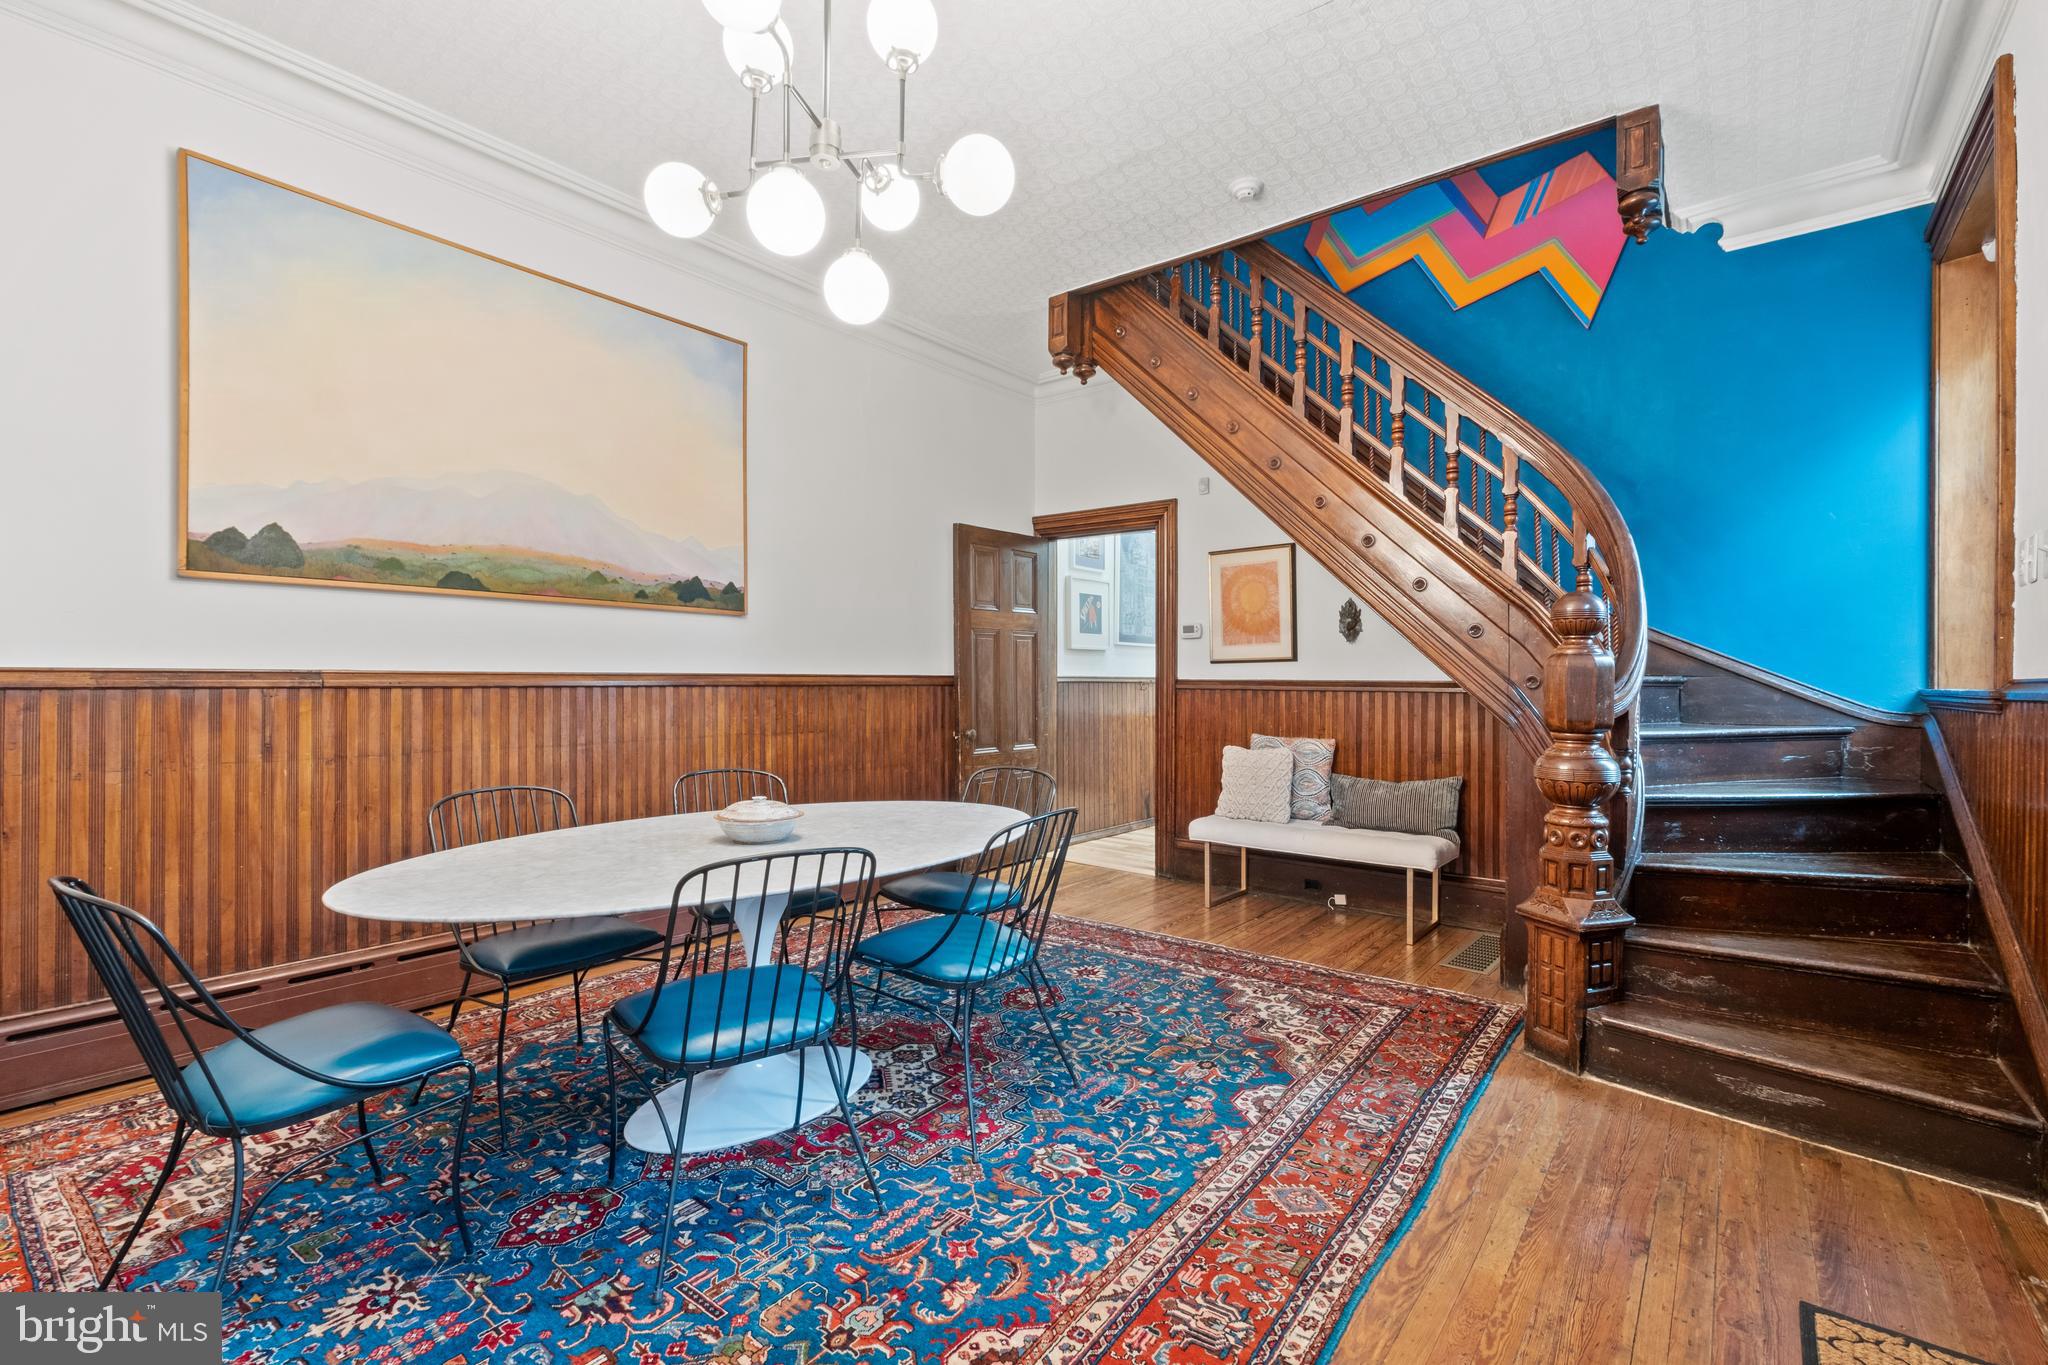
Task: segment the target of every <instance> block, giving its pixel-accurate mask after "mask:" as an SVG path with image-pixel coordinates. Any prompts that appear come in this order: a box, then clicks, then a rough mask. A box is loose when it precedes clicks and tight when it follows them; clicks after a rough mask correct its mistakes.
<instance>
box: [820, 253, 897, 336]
mask: <svg viewBox="0 0 2048 1365" xmlns="http://www.w3.org/2000/svg"><path fill="white" fill-rule="evenodd" d="M825 306H826V307H827V308H830V309H831V310H832V316H834V317H836V318H838V319H839V320H840V321H841V322H850V323H852V324H853V325H854V326H856V327H861V326H865V325H866V324H868V323H870V322H873V321H874V320H875V319H876V318H878V317H880V316H882V310H883V309H885V308H887V307H888V306H889V277H888V276H887V275H884V274H883V273H882V267H880V266H879V265H876V264H875V258H874V257H872V256H870V255H868V253H867V252H865V251H863V250H861V248H859V247H857V246H856V247H848V248H847V250H846V253H845V254H844V255H842V256H841V257H840V258H839V259H838V260H836V261H834V262H832V265H831V268H830V269H828V270H827V271H826V272H825Z"/></svg>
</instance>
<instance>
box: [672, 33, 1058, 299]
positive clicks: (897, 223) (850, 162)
mask: <svg viewBox="0 0 2048 1365" xmlns="http://www.w3.org/2000/svg"><path fill="white" fill-rule="evenodd" d="M823 6H824V36H823V43H822V48H823V51H824V54H825V60H824V74H823V77H822V79H821V81H820V85H819V91H818V95H819V98H818V100H817V102H816V103H813V102H812V101H811V100H810V99H808V98H806V97H805V95H804V93H803V92H802V91H801V90H799V89H797V87H796V82H795V80H794V79H793V75H794V71H795V67H796V47H795V43H794V42H793V40H792V39H791V36H790V31H789V25H788V23H787V21H785V19H784V18H783V15H782V0H704V8H705V9H706V10H708V11H710V14H711V17H712V18H713V19H716V20H717V21H718V22H719V24H720V25H722V26H723V28H724V30H725V37H724V48H725V61H726V65H728V66H730V67H731V68H732V71H733V74H734V75H736V76H738V77H739V79H740V84H741V85H742V86H744V87H745V88H746V90H747V92H748V94H749V95H750V96H751V97H752V99H753V111H752V117H751V119H750V120H749V123H748V127H747V183H746V184H745V186H743V187H742V188H740V189H736V190H722V189H720V188H719V187H718V186H717V185H716V184H714V183H712V181H711V178H710V177H709V176H707V175H705V174H704V172H702V171H700V170H698V169H697V168H696V167H695V166H692V165H689V164H688V163H686V162H682V161H664V162H662V163H661V164H660V165H659V166H656V167H655V168H654V169H653V170H651V171H649V172H648V173H647V181H646V183H645V184H644V185H643V186H642V187H641V195H642V197H643V198H644V199H645V201H646V204H647V216H648V217H649V218H651V219H653V220H654V225H655V226H656V227H658V228H660V229H661V230H662V231H663V232H666V233H668V234H669V235H670V236H673V237H701V236H703V235H704V233H705V232H707V231H709V230H710V227H711V224H712V223H713V222H714V221H716V219H717V218H718V215H719V212H720V211H721V210H722V209H723V208H724V206H725V204H726V203H727V202H728V201H729V200H734V199H742V200H744V201H745V209H746V219H747V227H748V229H749V230H751V231H752V232H753V234H754V239H755V240H756V241H758V242H759V243H760V244H761V245H762V246H764V247H766V248H767V249H768V250H770V251H772V252H774V253H775V254H776V255H778V256H791V257H795V256H803V255H807V254H808V253H809V252H810V251H811V250H812V249H813V248H815V247H816V246H817V245H818V243H819V241H820V240H821V239H822V238H823V237H824V235H825V199H824V196H823V195H822V194H821V193H820V192H819V187H818V185H817V184H815V183H814V182H813V180H812V173H813V172H818V173H821V175H822V177H823V178H826V179H830V178H832V177H833V175H834V173H835V172H838V171H842V170H843V171H845V172H847V173H848V175H849V180H848V181H846V182H842V183H843V184H844V185H845V187H846V188H848V189H850V190H851V191H852V193H853V195H854V197H855V199H856V201H857V203H858V210H857V212H856V213H855V214H854V220H853V245H852V246H850V247H848V248H847V249H846V250H845V251H844V252H843V253H841V254H840V256H839V257H838V258H837V259H835V260H834V261H833V262H832V264H831V265H830V266H828V267H826V269H825V277H824V282H823V285H824V295H825V305H826V307H828V308H830V309H831V310H832V313H833V315H834V316H835V317H837V318H839V319H840V320H841V321H842V322H848V323H853V324H856V325H859V324H864V323H869V322H873V321H874V320H875V319H876V318H878V317H880V316H881V315H882V314H883V312H884V311H885V310H886V309H887V308H888V306H889V277H888V276H887V275H886V274H884V273H883V271H882V267H881V266H880V265H878V264H876V262H875V258H874V257H873V256H871V255H870V254H869V253H868V251H867V249H866V248H865V247H864V246H862V245H861V225H862V224H863V223H865V224H866V225H867V226H868V227H871V228H874V229H876V230H877V231H880V232H901V231H902V230H903V229H904V228H907V227H909V226H910V225H911V224H912V223H913V222H915V221H916V220H917V215H918V211H919V210H920V209H921V208H922V207H923V199H924V191H923V188H922V187H923V185H924V184H926V183H927V182H929V183H930V185H931V186H932V188H933V189H935V190H937V191H938V193H939V195H940V197H942V198H943V199H945V200H946V201H947V202H948V203H950V204H952V205H953V207H954V208H957V209H959V210H960V211H961V212H962V213H965V214H969V215H970V216H972V217H976V218H983V217H986V216H988V215H989V214H991V213H994V212H995V211H996V210H998V209H1000V208H1001V207H1002V206H1003V205H1004V204H1006V203H1008V202H1009V199H1010V192H1011V190H1013V189H1014V188H1015V187H1016V183H1017V168H1016V165H1015V163H1014V162H1012V161H1011V159H1010V153H1009V150H1008V149H1007V148H1005V147H1004V146H1003V144H1002V143H1000V142H998V141H997V140H996V139H994V138H993V137H990V136H989V135H988V134H987V133H968V134H966V135H965V136H963V137H961V138H959V139H957V140H956V141H955V142H954V143H953V145H952V146H951V147H948V148H947V149H946V151H945V154H944V155H942V156H940V157H939V159H938V161H937V163H936V164H934V166H933V167H932V169H931V170H928V171H917V170H912V169H911V167H910V163H909V161H908V159H907V157H906V147H907V140H906V133H905V129H906V127H907V124H908V108H909V92H910V78H911V76H912V75H913V74H914V73H915V72H916V71H917V70H918V68H919V67H921V66H923V65H924V63H925V62H926V61H927V60H928V59H929V58H930V57H931V55H932V49H933V47H935V46H936V45H937V43H938V37H939V16H938V12H937V11H936V10H934V9H933V8H932V0H872V2H871V3H870V4H869V6H868V23H867V29H868V44H869V45H870V46H871V47H873V48H874V50H875V55H876V56H878V57H880V58H881V59H882V61H883V63H884V64H886V65H887V66H888V68H889V70H890V71H892V72H894V73H895V75H896V145H895V146H894V147H893V148H883V149H881V150H877V151H847V150H846V139H845V135H844V133H843V132H842V130H841V129H840V126H839V123H838V120H836V119H834V118H833V117H832V0H823ZM778 94H779V95H780V97H781V101H782V154H781V155H780V156H768V157H764V156H762V155H761V153H760V138H761V105H762V102H763V101H764V100H767V99H771V98H774V97H775V96H777V95H778ZM799 116H801V117H802V118H803V119H805V120H807V121H808V122H809V125H810V137H809V146H808V147H807V148H806V149H805V150H803V151H802V152H798V151H796V150H795V149H794V138H793V133H792V129H793V128H795V127H796V126H797V120H798V117H799Z"/></svg>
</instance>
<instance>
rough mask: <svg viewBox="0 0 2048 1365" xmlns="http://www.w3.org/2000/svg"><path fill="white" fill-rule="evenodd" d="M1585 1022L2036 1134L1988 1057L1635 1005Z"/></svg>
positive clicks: (1627, 1003) (2030, 1111) (2020, 1098)
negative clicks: (1925, 1050)
mask: <svg viewBox="0 0 2048 1365" xmlns="http://www.w3.org/2000/svg"><path fill="white" fill-rule="evenodd" d="M1588 1020H1589V1022H1591V1021H1593V1020H1597V1021H1598V1022H1599V1025H1600V1026H1601V1027H1605V1028H1617V1029H1624V1030H1628V1031H1630V1032H1634V1033H1640V1034H1645V1035H1648V1036H1650V1037H1654V1038H1660V1039H1663V1040H1665V1041H1668V1042H1671V1043H1675V1044H1678V1045H1680V1046H1684V1047H1691V1048H1697V1049H1700V1050H1703V1051H1707V1052H1713V1053H1718V1054H1720V1055H1723V1056H1727V1057H1731V1058H1740V1059H1742V1060H1744V1061H1748V1062H1750V1063H1753V1064H1755V1065H1759V1066H1764V1067H1768V1068H1770V1069H1773V1070H1777V1071H1783V1072H1786V1073H1789V1074H1793V1075H1800V1076H1809V1077H1814V1078H1816V1079H1819V1080H1822V1081H1826V1082H1830V1083H1832V1084H1835V1085H1841V1086H1847V1087H1851V1088H1854V1089H1859V1090H1866V1091H1870V1092H1873V1093H1876V1094H1882V1095H1887V1096H1890V1097H1892V1098H1894V1099H1900V1100H1904V1101H1907V1102H1908V1103H1912V1104H1918V1105H1924V1106H1926V1107H1927V1108H1930V1109H1941V1110H1946V1111H1949V1112H1951V1113H1957V1114H1962V1115H1964V1116H1966V1117H1968V1118H1971V1119H1975V1120H1978V1121H1981V1122H1984V1123H1994V1124H1998V1125H2000V1126H2001V1127H2005V1128H2012V1129H2018V1130H2022V1131H2025V1132H2029V1133H2039V1132H2040V1131H2041V1128H2042V1123H2041V1118H2040V1116H2039V1115H2038V1114H2037V1113H2035V1111H2034V1107H2033V1105H2032V1104H2030V1103H2029V1102H2028V1101H2027V1099H2026V1097H2025V1095H2023V1094H2022V1093H2021V1092H2020V1091H2019V1089H2018V1087H2016V1086H2015V1085H2014V1084H2013V1081H2012V1078H2011V1077H2010V1076H2008V1075H2007V1074H2006V1072H2005V1068H2004V1067H2002V1066H2000V1065H1999V1063H1998V1060H1997V1059H1996V1058H1994V1057H1986V1056H1981V1055H1977V1054H1973V1053H1950V1052H1941V1053H1936V1052H1922V1051H1920V1050H1919V1049H1917V1048H1909V1047H1899V1046H1897V1045H1895V1044H1890V1043H1882V1042H1876V1041H1873V1040H1870V1039H1864V1038H1851V1037H1840V1036H1835V1035H1831V1034H1822V1033H1812V1032H1808V1031H1807V1030H1804V1029H1788V1028H1785V1027H1783V1026H1782V1025H1777V1024H1752V1023H1747V1022H1745V1021H1743V1020H1741V1019H1736V1018H1732V1017H1728V1016H1722V1015H1712V1014H1708V1013H1705V1012H1698V1011H1691V1010H1685V1009H1677V1008H1673V1007H1671V1006H1668V1005H1662V1004H1656V1003H1651V1002H1648V1001H1641V1000H1620V1001H1617V1002H1615V1003H1614V1004H1611V1005H1601V1006H1598V1007H1596V1008H1595V1009H1593V1010H1591V1011H1589V1014H1588Z"/></svg>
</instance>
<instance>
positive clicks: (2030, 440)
mask: <svg viewBox="0 0 2048 1365" xmlns="http://www.w3.org/2000/svg"><path fill="white" fill-rule="evenodd" d="M2004 50H2005V51H2008V52H2010V53H2012V55H2013V89H2014V96H2015V117H2016V120H2017V125H2018V135H2019V240H2018V241H2017V242H2015V243H2014V250H2013V265H2014V268H2015V270H2016V271H2017V278H2018V283H2019V335H2018V343H2019V352H2018V357H2017V360H2018V371H2019V407H2018V423H2019V441H2018V448H2017V451H2016V457H2015V466H2014V478H2013V516H2014V526H2013V531H2014V535H2015V537H2016V538H2017V540H2018V542H2019V545H2018V550H2017V552H2016V553H2015V554H2014V556H2013V559H2014V564H2015V567H2017V568H2019V569H2020V572H2019V573H2018V574H2017V575H2016V577H2017V578H2018V579H2019V583H2018V585H2017V586H2016V587H2015V589H2014V592H2013V613H2012V616H2013V620H2012V625H2013V641H2012V665H2013V674H2014V676H2016V677H2019V678H2048V388H2044V387H2043V386H2042V384H2041V383H2040V382H2039V379H2038V376H2039V375H2040V374H2041V373H2042V372H2043V370H2044V368H2048V4H2042V3H2040V0H2027V3H2024V4H2021V5H2018V6H2016V7H2015V8H2014V10H2013V15H2012V20H2011V22H2010V23H2009V24H2008V25H2007V28H2006V34H2005V48H2004ZM2036 537H2038V541H2037V543H2038V544H2039V545H2040V546H2042V547H2044V548H2043V549H2042V550H2040V551H2039V552H2038V553H2037V554H2036V555H2035V556H2034V564H2033V570H2034V571H2033V572H2032V573H2031V574H2029V573H2028V572H2026V560H2027V558H2028V555H2027V548H2028V541H2029V540H2030V539H2032V538H2036ZM2029 579H2031V580H2032V581H2029Z"/></svg>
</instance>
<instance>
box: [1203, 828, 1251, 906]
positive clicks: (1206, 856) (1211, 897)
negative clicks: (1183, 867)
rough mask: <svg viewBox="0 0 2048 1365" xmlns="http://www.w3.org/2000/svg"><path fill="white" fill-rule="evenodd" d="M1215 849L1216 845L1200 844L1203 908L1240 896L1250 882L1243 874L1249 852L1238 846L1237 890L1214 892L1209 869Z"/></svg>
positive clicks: (1213, 883)
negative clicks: (1226, 894) (1224, 894)
mask: <svg viewBox="0 0 2048 1365" xmlns="http://www.w3.org/2000/svg"><path fill="white" fill-rule="evenodd" d="M1215 851H1216V846H1215V845H1214V844H1203V845H1202V908H1203V909H1204V910H1211V909H1214V908H1215V907H1216V906H1217V905H1220V904H1221V903H1222V902H1224V901H1227V900H1232V899H1235V898H1236V897H1238V896H1242V895H1243V894H1244V893H1245V888H1246V887H1247V886H1249V885H1250V884H1251V883H1250V881H1249V879H1248V878H1247V877H1246V875H1245V866H1246V864H1245V860H1246V858H1247V857H1248V856H1249V854H1248V852H1247V850H1246V849H1244V848H1243V847H1242V846H1240V847H1239V848H1238V850H1237V890H1235V891H1233V892H1231V893H1230V894H1229V895H1228V896H1218V895H1217V894H1216V892H1215V878H1214V876H1213V873H1212V869H1211V863H1212V861H1213V857H1214V854H1215Z"/></svg>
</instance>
